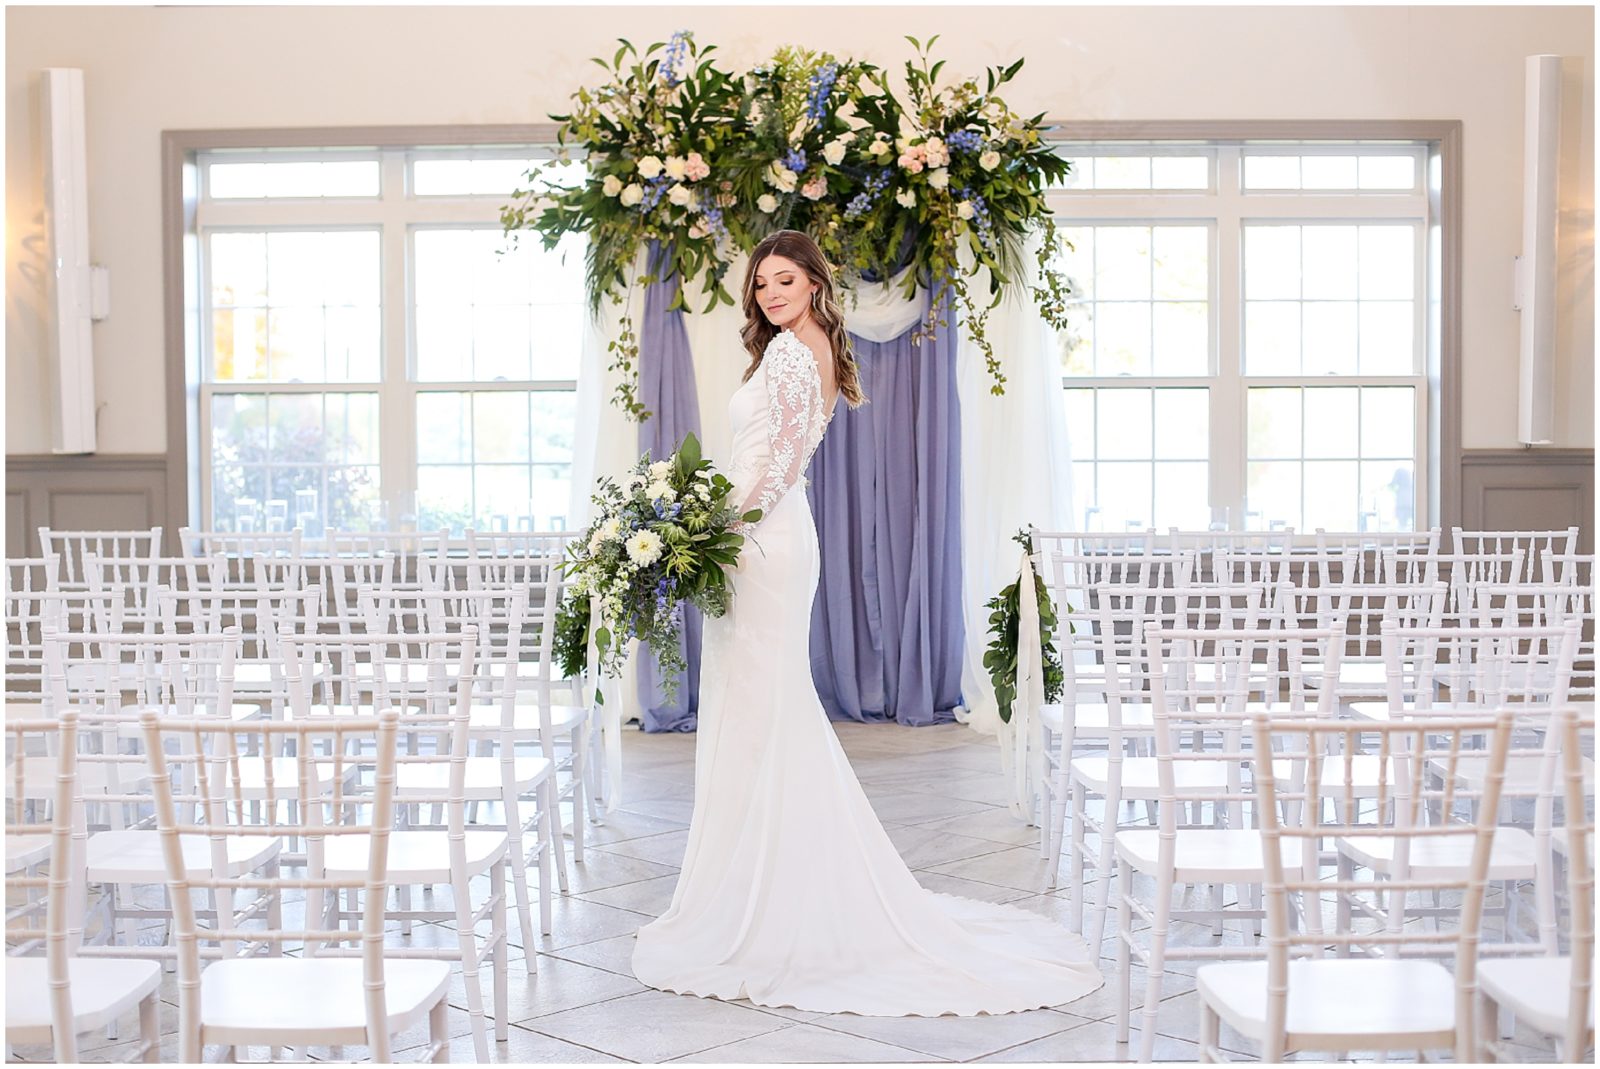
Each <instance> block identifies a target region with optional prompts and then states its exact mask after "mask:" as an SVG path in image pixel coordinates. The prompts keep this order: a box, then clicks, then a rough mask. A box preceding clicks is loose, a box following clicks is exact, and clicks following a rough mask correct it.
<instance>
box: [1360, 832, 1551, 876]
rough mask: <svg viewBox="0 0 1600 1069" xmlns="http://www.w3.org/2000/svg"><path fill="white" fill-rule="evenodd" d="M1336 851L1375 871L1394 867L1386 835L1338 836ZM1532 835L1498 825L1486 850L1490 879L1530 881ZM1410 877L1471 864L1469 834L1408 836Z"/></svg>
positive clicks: (1462, 869)
mask: <svg viewBox="0 0 1600 1069" xmlns="http://www.w3.org/2000/svg"><path fill="white" fill-rule="evenodd" d="M1337 845H1338V849H1339V852H1340V853H1342V854H1344V855H1345V856H1347V857H1351V858H1354V859H1355V860H1356V861H1357V862H1358V863H1359V864H1362V865H1365V866H1366V867H1367V868H1370V869H1373V870H1375V871H1377V872H1388V871H1389V870H1390V869H1392V868H1393V867H1394V859H1395V847H1396V839H1395V838H1394V837H1393V836H1388V835H1374V836H1360V837H1353V838H1340V839H1339V840H1338V841H1337ZM1534 855H1535V851H1534V847H1533V836H1532V835H1529V834H1528V832H1527V831H1526V830H1524V829H1522V828H1512V827H1499V828H1496V829H1495V832H1494V839H1493V840H1492V843H1491V846H1490V849H1489V876H1488V878H1489V879H1491V880H1531V879H1533V877H1534ZM1407 860H1408V862H1409V865H1410V871H1411V878H1412V879H1418V880H1423V879H1429V878H1431V877H1440V878H1446V879H1448V878H1450V877H1453V876H1458V875H1460V874H1461V873H1462V872H1465V871H1466V870H1467V869H1468V868H1469V867H1470V866H1471V864H1472V836H1471V835H1419V836H1415V837H1413V838H1412V839H1411V848H1410V854H1409V856H1408V859H1407Z"/></svg>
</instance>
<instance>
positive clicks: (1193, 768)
mask: <svg viewBox="0 0 1600 1069" xmlns="http://www.w3.org/2000/svg"><path fill="white" fill-rule="evenodd" d="M1228 767H1229V766H1228V764H1227V762H1224V761H1174V762H1173V763H1172V779H1173V784H1174V787H1175V788H1176V790H1177V792H1178V794H1180V795H1183V794H1215V793H1217V792H1219V791H1223V790H1225V789H1226V788H1227V786H1228ZM1072 776H1073V778H1074V779H1077V780H1082V781H1083V784H1084V785H1085V786H1086V787H1088V788H1089V789H1090V790H1092V791H1094V792H1096V793H1097V794H1105V793H1106V788H1107V787H1108V786H1109V784H1110V761H1109V759H1107V758H1104V757H1075V758H1073V759H1072ZM1160 796H1161V782H1160V773H1159V771H1158V766H1157V762H1156V759H1155V758H1154V757H1125V758H1123V759H1122V798H1123V800H1124V801H1126V800H1128V799H1145V798H1159V797H1160Z"/></svg>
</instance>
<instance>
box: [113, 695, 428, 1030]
mask: <svg viewBox="0 0 1600 1069" xmlns="http://www.w3.org/2000/svg"><path fill="white" fill-rule="evenodd" d="M142 719H143V729H144V739H145V749H146V751H147V752H148V753H149V755H150V773H151V780H152V783H153V786H154V790H155V803H156V804H155V809H156V826H157V828H158V829H159V831H160V834H161V845H162V856H163V859H164V861H165V863H166V868H167V887H168V889H169V893H170V901H171V903H172V913H173V934H174V941H175V943H176V944H177V948H178V988H179V993H180V996H183V997H185V998H188V999H193V1000H198V999H199V998H200V997H201V991H202V988H201V982H200V960H201V956H202V954H201V944H202V943H217V944H220V948H219V952H220V953H224V954H227V953H229V952H230V951H231V949H232V948H233V947H234V946H236V945H237V944H238V943H240V942H249V943H251V944H260V945H272V944H277V945H278V946H280V947H281V946H283V945H284V944H291V943H300V944H306V943H311V944H314V945H321V944H341V943H357V944H358V945H359V947H360V954H361V959H362V979H363V984H364V987H365V1006H366V1011H367V1044H368V1046H369V1047H370V1049H371V1051H372V1057H373V1060H374V1061H387V1060H388V1058H389V1043H390V1040H389V1033H388V1026H387V1018H388V1015H387V1012H386V1009H385V993H384V992H385V985H384V956H383V931H384V913H385V910H384V907H385V900H386V898H387V892H388V883H389V873H388V841H389V835H390V832H391V830H392V828H393V826H394V812H395V807H394V794H395V757H396V754H395V732H396V725H397V724H398V722H399V714H398V713H397V712H396V711H394V710H385V711H383V712H382V713H380V714H379V715H377V716H375V717H374V716H364V717H354V716H352V717H341V718H322V719H319V720H316V721H314V722H313V721H295V722H291V723H270V724H261V723H257V724H253V725H252V724H234V723H226V722H204V723H197V722H195V721H192V720H188V719H184V718H162V717H159V716H157V714H156V713H155V712H154V711H148V712H146V713H145V714H144V716H143V718H142ZM256 733H264V734H266V735H268V736H272V737H274V741H276V740H277V739H279V738H292V739H293V740H294V742H295V746H294V751H293V752H294V754H295V756H294V757H293V758H290V759H289V760H290V761H291V762H292V764H293V766H294V768H295V777H296V782H297V785H298V797H299V798H324V799H325V801H326V805H301V806H299V807H298V809H297V810H296V812H298V813H299V814H300V816H299V821H298V822H293V821H290V822H280V821H279V819H278V818H279V815H280V814H281V813H283V812H285V811H286V807H284V806H282V805H280V804H279V803H280V802H283V801H287V800H288V799H287V798H278V797H275V796H273V795H272V794H271V793H270V792H269V794H268V796H267V798H266V799H265V804H264V805H259V806H257V805H252V804H251V801H250V800H249V799H247V798H246V797H245V795H244V794H243V793H242V791H241V790H240V786H239V785H240V783H241V777H240V775H239V764H238V762H239V759H240V757H241V753H242V751H243V750H244V748H245V747H243V746H241V745H240V739H241V738H242V737H244V736H246V735H252V734H256ZM169 739H170V740H177V741H179V742H180V744H181V750H180V752H179V753H177V754H171V753H168V747H167V745H166V743H167V741H168V740H169ZM278 749H279V747H277V746H274V747H273V752H276V751H277V750H278ZM177 767H184V775H183V780H182V781H183V784H184V786H185V787H186V788H187V793H184V794H179V793H178V792H177V791H175V790H174V783H173V779H174V769H175V768H177ZM350 768H357V769H358V770H369V769H370V772H365V771H358V774H357V775H356V776H353V777H352V776H349V775H347V770H348V769H350ZM324 785H326V786H324ZM180 811H182V812H184V813H185V814H186V815H187V814H188V813H190V812H192V813H194V814H195V817H194V819H192V820H189V819H180V818H179V813H180ZM324 813H330V814H333V815H334V819H333V820H332V821H329V820H327V819H324ZM341 817H342V820H341ZM345 835H356V836H367V837H369V842H370V848H369V850H368V852H367V856H368V864H367V869H366V871H364V872H360V873H358V874H355V875H353V876H349V877H330V876H328V875H327V871H326V869H325V867H324V866H323V864H322V860H321V858H322V853H323V850H324V849H325V846H326V842H327V840H328V839H329V838H331V837H336V836H345ZM180 836H203V837H205V838H206V839H207V840H208V841H209V842H210V843H211V844H212V846H213V854H214V855H215V853H216V851H217V850H218V849H225V845H224V844H225V843H226V841H227V837H237V836H244V837H257V836H266V837H270V838H276V839H279V840H280V841H281V840H282V839H284V838H285V837H289V836H294V837H299V838H303V839H305V841H306V844H307V856H308V862H307V867H308V869H309V870H311V871H314V872H318V873H319V875H317V876H314V877H308V878H300V877H294V878H290V877H287V876H271V875H255V874H246V875H243V876H231V875H229V869H228V866H227V865H226V864H225V859H215V858H214V863H213V865H212V866H211V868H210V869H209V870H208V871H204V872H203V874H201V875H196V874H195V872H194V871H193V870H191V869H190V868H189V866H188V865H187V864H186V863H185V861H184V856H183V848H182V845H181V840H180ZM291 887H302V888H305V889H306V890H307V891H308V895H307V905H306V912H305V923H304V926H303V927H299V928H296V929H293V930H288V929H284V928H281V927H277V928H275V927H273V926H272V924H271V921H270V920H269V919H267V918H263V917H257V918H256V919H255V921H254V923H253V924H252V926H251V927H249V928H241V927H237V926H236V925H238V924H239V921H237V920H236V918H235V917H234V915H232V913H231V911H224V913H223V916H224V917H226V919H225V920H224V919H222V918H219V923H218V927H216V928H202V927H201V926H200V924H199V922H198V919H197V917H196V915H195V909H194V904H193V902H192V900H191V896H190V893H189V892H190V891H191V890H212V891H215V892H218V894H219V896H220V897H221V898H222V900H223V901H232V900H233V897H234V895H235V893H236V892H238V891H241V890H243V891H249V892H251V896H252V898H254V897H259V896H260V895H261V893H262V892H263V891H265V892H269V893H275V894H278V895H280V896H281V895H282V893H283V892H284V891H285V890H287V889H289V888H291ZM341 891H343V892H346V893H351V894H355V893H364V894H365V897H364V899H363V901H362V916H361V927H360V929H359V930H349V929H340V928H328V927H317V925H318V924H320V923H321V922H320V918H321V916H322V911H321V909H320V903H321V901H322V899H321V897H320V896H321V895H325V894H333V895H337V894H339V893H340V892H341ZM184 1008H185V1009H186V1010H189V1009H191V1007H184ZM182 1019H183V1021H184V1022H185V1023H186V1024H187V1023H188V1022H193V1024H192V1027H195V1028H198V1022H199V1020H200V1007H199V1006H198V1005H194V1006H193V1007H192V1012H187V1013H185V1014H183V1015H182Z"/></svg>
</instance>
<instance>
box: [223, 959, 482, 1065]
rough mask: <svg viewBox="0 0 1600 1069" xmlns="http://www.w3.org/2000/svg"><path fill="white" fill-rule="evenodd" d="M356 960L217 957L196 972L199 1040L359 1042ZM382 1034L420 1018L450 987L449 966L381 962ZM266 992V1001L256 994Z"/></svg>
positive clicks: (362, 1039)
mask: <svg viewBox="0 0 1600 1069" xmlns="http://www.w3.org/2000/svg"><path fill="white" fill-rule="evenodd" d="M361 969H362V962H361V959H360V958H326V957H324V958H303V959H302V958H225V959H223V960H222V961H218V962H214V963H212V964H211V965H209V966H207V968H206V970H205V971H204V972H202V973H201V974H200V1038H201V1041H202V1042H203V1043H206V1044H213V1043H223V1044H239V1045H243V1044H252V1045H254V1044H260V1045H289V1044H296V1045H303V1044H330V1045H331V1044H339V1043H343V1044H349V1045H357V1044H364V1043H366V1041H367V1033H366V1020H367V1010H366V998H365V988H364V987H363V984H362V973H361ZM383 981H384V982H383V992H384V1011H385V1014H386V1016H387V1018H388V1029H389V1032H390V1034H391V1035H392V1034H394V1033H396V1032H402V1031H405V1030H406V1029H408V1028H411V1027H413V1026H414V1025H416V1024H418V1023H420V1022H421V1021H423V1020H425V1019H426V1016H427V1012H428V1010H429V1008H430V1007H432V1006H433V1005H434V1004H435V1003H437V1002H438V1001H439V999H441V998H443V997H444V995H445V991H446V989H447V988H448V987H449V984H450V963H449V962H447V961H420V960H415V959H400V960H396V959H390V960H387V961H385V962H384V964H383ZM264 992H270V993H271V997H264V996H263V993H264Z"/></svg>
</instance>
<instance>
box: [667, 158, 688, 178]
mask: <svg viewBox="0 0 1600 1069" xmlns="http://www.w3.org/2000/svg"><path fill="white" fill-rule="evenodd" d="M663 168H664V169H665V170H666V172H667V177H668V178H670V179H672V180H673V181H674V182H681V181H683V179H684V176H685V175H687V174H688V173H689V161H688V160H686V159H684V158H683V157H682V156H668V157H667V162H666V163H665V164H664V165H663Z"/></svg>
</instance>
